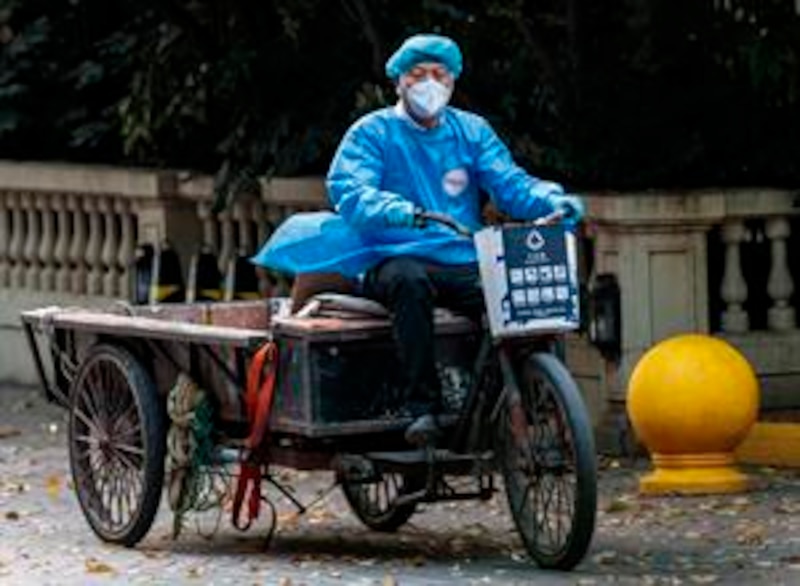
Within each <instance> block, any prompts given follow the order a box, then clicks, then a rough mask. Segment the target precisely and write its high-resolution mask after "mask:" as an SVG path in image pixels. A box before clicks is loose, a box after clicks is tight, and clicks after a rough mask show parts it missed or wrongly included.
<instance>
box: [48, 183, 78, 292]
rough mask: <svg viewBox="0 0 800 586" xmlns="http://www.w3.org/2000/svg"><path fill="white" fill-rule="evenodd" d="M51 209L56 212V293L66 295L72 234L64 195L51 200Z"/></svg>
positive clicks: (67, 202)
mask: <svg viewBox="0 0 800 586" xmlns="http://www.w3.org/2000/svg"><path fill="white" fill-rule="evenodd" d="M53 209H54V210H55V212H56V225H57V228H58V237H57V238H56V245H55V249H54V251H53V256H54V257H55V262H56V264H57V265H58V270H57V271H56V291H58V292H60V293H68V292H69V291H70V275H71V273H70V270H69V238H70V234H72V233H73V230H72V222H71V221H70V213H69V201H68V197H67V196H66V195H58V196H56V197H55V199H54V200H53Z"/></svg>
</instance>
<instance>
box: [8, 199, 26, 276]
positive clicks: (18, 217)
mask: <svg viewBox="0 0 800 586" xmlns="http://www.w3.org/2000/svg"><path fill="white" fill-rule="evenodd" d="M8 203H9V207H10V208H11V243H10V244H9V246H8V258H9V260H10V262H11V274H10V285H11V286H12V287H14V288H15V289H21V288H22V286H23V285H24V283H25V263H24V262H23V259H22V252H23V247H24V245H25V216H24V214H23V212H22V203H21V202H20V196H19V194H17V193H12V194H11V195H10V196H9V199H8Z"/></svg>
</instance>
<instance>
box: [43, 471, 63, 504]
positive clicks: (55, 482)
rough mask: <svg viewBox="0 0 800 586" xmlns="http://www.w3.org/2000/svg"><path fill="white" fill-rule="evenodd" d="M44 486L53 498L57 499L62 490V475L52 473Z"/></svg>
mask: <svg viewBox="0 0 800 586" xmlns="http://www.w3.org/2000/svg"><path fill="white" fill-rule="evenodd" d="M44 488H45V490H46V491H47V494H48V496H49V497H50V498H51V499H57V498H58V495H59V493H60V492H61V476H59V475H58V474H51V475H50V476H48V477H47V478H46V479H45V481H44Z"/></svg>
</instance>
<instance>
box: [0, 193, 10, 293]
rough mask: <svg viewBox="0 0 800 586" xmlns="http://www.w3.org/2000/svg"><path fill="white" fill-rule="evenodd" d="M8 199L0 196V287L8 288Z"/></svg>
mask: <svg viewBox="0 0 800 586" xmlns="http://www.w3.org/2000/svg"><path fill="white" fill-rule="evenodd" d="M8 215H9V210H8V198H7V197H5V195H4V194H3V195H0V287H8V281H9V266H8V265H9V262H8V256H9V252H8V251H9V246H8V245H9V240H10V236H11V226H10V224H9V221H8V220H9V217H8Z"/></svg>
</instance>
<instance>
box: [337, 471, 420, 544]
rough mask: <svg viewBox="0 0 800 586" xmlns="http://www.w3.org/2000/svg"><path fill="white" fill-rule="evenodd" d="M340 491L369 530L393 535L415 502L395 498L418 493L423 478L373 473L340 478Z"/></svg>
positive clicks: (409, 515)
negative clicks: (364, 475)
mask: <svg viewBox="0 0 800 586" xmlns="http://www.w3.org/2000/svg"><path fill="white" fill-rule="evenodd" d="M340 481H341V483H342V492H343V493H344V497H345V499H346V500H347V504H349V505H350V508H351V509H352V510H353V512H354V513H355V515H356V517H358V518H359V520H360V521H361V522H362V523H364V525H366V526H367V527H369V528H370V529H373V530H374V531H381V532H384V533H392V532H394V531H397V530H398V529H399V528H400V527H402V526H403V525H404V524H405V523H406V522H407V521H408V520H409V519H410V518H411V516H412V515H413V514H414V511H415V510H416V508H417V505H416V503H403V504H398V503H397V497H399V496H401V495H404V494H410V493H412V492H416V491H418V490H421V489H422V488H423V487H424V486H425V479H424V478H423V477H420V476H412V475H405V474H400V473H397V472H377V471H376V472H374V473H373V474H371V475H370V476H369V477H361V478H356V477H354V476H351V475H349V474H345V475H342V476H340Z"/></svg>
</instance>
